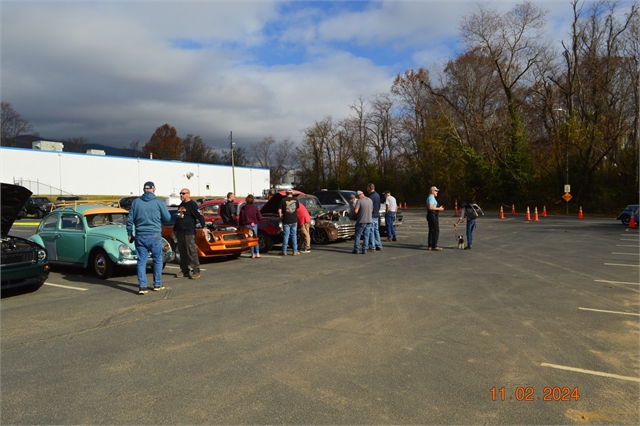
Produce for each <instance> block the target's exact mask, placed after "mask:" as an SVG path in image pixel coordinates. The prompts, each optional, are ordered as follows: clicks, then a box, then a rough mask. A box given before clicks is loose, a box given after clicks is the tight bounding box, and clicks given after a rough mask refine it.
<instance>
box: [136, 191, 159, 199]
mask: <svg viewBox="0 0 640 426" xmlns="http://www.w3.org/2000/svg"><path fill="white" fill-rule="evenodd" d="M140 198H141V199H142V201H151V200H155V199H156V198H157V197H156V194H154V193H153V192H145V193H144V194H142V195H141V196H140Z"/></svg>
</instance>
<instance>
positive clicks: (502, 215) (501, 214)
mask: <svg viewBox="0 0 640 426" xmlns="http://www.w3.org/2000/svg"><path fill="white" fill-rule="evenodd" d="M500 219H504V210H503V209H502V206H500Z"/></svg>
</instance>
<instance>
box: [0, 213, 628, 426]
mask: <svg viewBox="0 0 640 426" xmlns="http://www.w3.org/2000/svg"><path fill="white" fill-rule="evenodd" d="M451 216H452V213H451V212H446V211H445V212H444V214H443V215H442V216H441V219H440V224H441V236H440V245H441V246H442V247H444V250H443V251H441V252H432V251H427V250H426V239H427V224H426V220H425V218H424V211H419V210H408V211H406V212H405V223H404V224H403V225H402V226H401V227H399V228H398V241H397V242H395V243H384V250H382V251H381V252H376V253H368V254H366V255H360V254H358V255H354V254H351V250H352V242H342V243H335V244H329V245H326V246H312V250H311V253H309V254H303V255H301V256H297V257H293V256H286V257H282V256H277V255H276V254H277V251H275V250H274V251H272V252H269V253H268V254H266V255H263V257H262V258H261V259H250V258H249V257H248V255H247V254H244V255H243V256H242V257H241V258H240V259H237V260H225V259H216V260H213V261H207V262H205V263H204V264H203V265H202V267H203V273H202V278H201V279H200V280H188V279H177V278H174V277H173V276H172V275H173V274H174V273H176V272H177V271H178V268H177V267H176V265H170V266H168V267H167V268H166V269H165V270H164V276H163V279H164V284H165V286H167V290H166V291H163V292H149V294H147V295H145V296H138V295H137V294H136V291H137V283H136V278H135V275H134V273H133V272H131V273H120V274H117V275H116V276H114V277H113V278H111V279H110V280H108V281H101V280H98V279H96V278H94V277H92V276H90V275H88V274H86V273H85V272H84V271H81V270H77V269H67V268H64V269H61V268H54V270H53V272H52V273H51V275H50V277H49V280H48V281H47V284H45V285H44V286H43V287H42V288H41V289H40V290H38V291H37V292H35V293H31V294H23V295H19V296H14V297H8V298H4V299H2V302H1V319H2V324H1V327H2V328H1V331H2V348H1V355H2V363H1V369H2V371H1V384H2V387H1V393H2V394H1V397H2V398H1V399H2V401H1V404H2V423H3V424H527V425H529V424H540V425H541V424H545V425H546V424H554V425H556V424H633V425H636V424H640V403H639V401H640V386H639V385H640V354H639V348H640V321H639V320H640V298H639V293H640V286H639V281H640V280H639V268H638V267H639V263H640V262H639V250H638V249H639V240H638V229H627V228H625V227H623V226H622V225H620V223H619V222H616V221H615V220H613V219H611V218H609V219H603V218H597V219H593V218H585V219H584V220H578V219H576V218H575V217H547V218H540V221H538V222H532V221H531V222H525V221H524V216H523V215H518V216H515V217H512V216H510V215H508V216H507V217H506V218H505V219H499V218H498V217H497V214H488V215H487V216H486V217H483V218H481V219H479V221H478V226H477V229H476V231H475V233H474V244H473V250H470V251H462V250H458V249H457V244H456V242H455V241H454V238H453V226H452V224H453V222H454V221H455V220H457V218H456V219H454V218H453V217H451ZM14 229H18V227H16V228H14ZM12 231H13V230H12ZM19 232H22V233H28V232H30V229H29V228H20V229H19ZM31 232H32V231H31ZM12 233H14V234H16V232H12Z"/></svg>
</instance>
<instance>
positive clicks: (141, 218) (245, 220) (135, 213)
mask: <svg viewBox="0 0 640 426" xmlns="http://www.w3.org/2000/svg"><path fill="white" fill-rule="evenodd" d="M155 190H156V188H155V185H154V183H153V182H151V181H149V182H146V183H145V184H144V187H143V194H142V195H141V196H140V197H139V198H137V199H136V200H135V201H134V202H133V203H132V204H131V210H130V213H129V217H128V220H127V234H128V236H129V242H132V243H135V247H136V251H137V253H138V263H137V275H138V288H139V290H138V294H146V293H147V291H148V285H147V276H146V263H147V258H148V256H149V254H151V257H152V259H153V290H155V291H160V290H163V289H164V288H165V287H164V286H163V284H162V243H161V241H162V235H161V233H162V223H163V222H168V221H169V220H170V219H171V215H170V213H169V210H168V209H167V207H166V205H165V204H164V203H163V202H162V201H161V200H159V199H158V198H157V197H156V196H155ZM366 190H367V194H366V195H365V193H364V192H363V191H360V190H359V191H357V192H356V195H352V196H351V199H350V209H351V217H352V219H354V220H355V235H354V237H353V240H354V243H353V251H352V253H354V254H367V253H370V252H376V251H381V250H382V249H383V246H382V240H381V238H380V229H379V216H380V210H381V209H380V204H381V198H380V195H379V194H378V193H377V192H376V186H375V184H373V183H369V184H368V185H367V189H366ZM439 191H440V190H439V189H438V188H437V187H435V186H432V187H431V189H430V191H429V196H428V197H427V201H426V207H427V222H428V226H429V235H428V242H427V249H428V250H431V251H441V250H442V248H441V247H439V246H438V239H439V236H440V224H439V213H440V212H441V211H443V210H444V207H443V206H442V205H440V204H439V203H438V200H437V198H436V197H437V196H438V192H439ZM383 194H384V195H385V210H384V216H385V225H386V228H387V238H386V242H394V241H396V240H397V235H396V231H395V225H394V224H395V219H396V214H397V211H398V203H397V201H396V199H395V197H393V196H392V195H391V191H389V190H386V191H384V193H383ZM234 199H235V194H234V193H233V192H229V193H228V194H227V199H226V202H225V203H224V204H222V206H221V207H220V216H221V218H222V221H223V222H224V223H238V224H239V225H240V226H244V227H248V228H251V229H253V231H254V233H255V235H257V234H258V223H259V222H260V221H261V220H262V214H261V212H260V210H259V209H258V208H257V207H256V206H255V205H254V202H255V197H254V196H253V195H248V196H247V198H246V204H245V205H244V206H243V208H242V210H241V211H240V214H239V216H238V215H237V212H236V208H235V206H234V203H233V201H234ZM180 201H181V203H180V205H179V206H178V211H177V214H176V222H175V225H174V227H173V234H172V237H173V239H174V242H176V243H177V247H178V250H179V252H180V254H181V256H180V272H178V273H177V274H176V275H175V277H176V278H190V279H198V278H200V263H199V259H198V252H197V249H196V232H197V229H198V227H197V225H198V224H199V225H200V227H201V228H202V229H201V230H200V232H202V233H203V235H206V233H207V228H206V227H205V221H204V217H203V216H202V212H201V211H200V209H199V208H198V204H197V203H196V202H195V201H193V200H191V192H190V190H189V189H188V188H183V189H182V190H181V191H180ZM473 206H474V205H472V204H468V203H466V204H465V205H464V207H463V214H462V216H461V217H460V219H459V220H458V222H457V223H456V224H455V225H454V230H456V229H457V226H458V225H459V224H460V223H461V222H462V221H463V220H466V221H467V232H466V235H467V246H466V247H465V249H466V250H470V249H471V246H472V241H473V235H472V234H473V230H474V229H475V226H476V218H477V217H478V215H477V211H476V210H475V209H474V207H473ZM278 216H279V218H280V220H281V222H282V229H283V241H282V249H281V251H280V252H279V253H278V254H279V255H281V256H286V255H287V249H288V246H289V242H290V243H291V248H292V252H293V255H294V256H298V255H300V253H310V252H311V237H310V227H311V217H310V215H309V212H308V211H307V209H306V208H305V206H304V205H303V204H302V203H300V202H298V200H297V199H296V198H295V197H294V196H293V190H292V189H287V190H286V195H285V197H284V198H283V199H282V200H281V201H280V205H279V208H278ZM298 229H299V230H300V232H301V245H302V247H301V249H302V250H298V236H297V233H298ZM134 230H135V232H134ZM134 234H135V235H134ZM260 257H261V256H260V247H259V246H256V247H252V248H251V258H252V259H256V258H260Z"/></svg>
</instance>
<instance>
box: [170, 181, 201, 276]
mask: <svg viewBox="0 0 640 426" xmlns="http://www.w3.org/2000/svg"><path fill="white" fill-rule="evenodd" d="M180 201H181V202H180V205H179V206H178V211H177V212H176V223H175V224H174V225H173V236H174V237H175V239H176V240H177V241H178V252H179V253H180V272H178V273H177V274H176V278H184V277H187V278H191V279H192V280H197V279H198V278H200V259H199V258H198V249H197V247H196V232H197V230H196V225H197V224H198V223H200V228H202V229H201V230H200V232H202V235H203V236H206V235H207V227H206V226H205V222H204V217H203V216H202V213H201V212H200V209H199V208H198V203H196V202H195V201H193V200H192V199H191V191H189V189H188V188H182V190H181V191H180Z"/></svg>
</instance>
